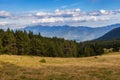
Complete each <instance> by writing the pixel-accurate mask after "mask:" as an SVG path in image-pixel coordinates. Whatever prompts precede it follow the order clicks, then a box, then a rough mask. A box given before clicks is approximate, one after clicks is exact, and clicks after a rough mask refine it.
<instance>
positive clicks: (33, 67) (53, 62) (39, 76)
mask: <svg viewBox="0 0 120 80" xmlns="http://www.w3.org/2000/svg"><path fill="white" fill-rule="evenodd" d="M43 58H44V59H45V60H46V63H42V62H40V60H41V59H43ZM0 80H120V54H119V53H113V54H111V55H103V56H97V57H87V58H45V57H35V56H13V55H0Z"/></svg>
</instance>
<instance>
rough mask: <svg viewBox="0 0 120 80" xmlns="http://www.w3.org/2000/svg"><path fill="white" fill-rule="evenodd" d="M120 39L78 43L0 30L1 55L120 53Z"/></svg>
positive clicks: (71, 55) (64, 55)
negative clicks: (107, 51)
mask: <svg viewBox="0 0 120 80" xmlns="http://www.w3.org/2000/svg"><path fill="white" fill-rule="evenodd" d="M119 46H120V39H116V40H108V41H107V40H105V41H86V42H80V43H78V42H76V41H72V40H65V39H63V38H57V37H52V38H48V37H43V36H41V34H40V33H39V34H34V33H33V32H32V31H29V32H27V31H22V30H16V31H13V30H10V29H9V28H8V29H7V30H6V31H4V30H2V29H0V54H10V55H11V54H12V55H34V56H44V57H88V56H96V55H102V54H104V48H107V49H109V48H113V51H119Z"/></svg>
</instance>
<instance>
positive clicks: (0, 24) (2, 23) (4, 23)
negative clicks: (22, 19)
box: [0, 21, 9, 26]
mask: <svg viewBox="0 0 120 80" xmlns="http://www.w3.org/2000/svg"><path fill="white" fill-rule="evenodd" d="M7 24H9V23H8V22H5V21H4V22H0V26H5V25H7Z"/></svg>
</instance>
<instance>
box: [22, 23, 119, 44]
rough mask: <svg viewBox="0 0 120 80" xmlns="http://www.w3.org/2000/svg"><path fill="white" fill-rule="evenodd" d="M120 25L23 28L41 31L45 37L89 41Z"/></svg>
mask: <svg viewBox="0 0 120 80" xmlns="http://www.w3.org/2000/svg"><path fill="white" fill-rule="evenodd" d="M117 27H120V24H113V25H108V26H104V27H96V28H92V27H87V26H78V27H74V26H68V25H64V26H41V25H36V26H27V27H25V28H22V30H26V31H33V33H34V34H37V33H39V32H40V33H41V35H42V36H45V37H58V38H65V39H68V40H76V41H78V42H79V41H87V40H93V39H97V38H99V37H101V36H103V35H104V34H106V33H107V32H109V31H111V30H112V29H114V28H117Z"/></svg>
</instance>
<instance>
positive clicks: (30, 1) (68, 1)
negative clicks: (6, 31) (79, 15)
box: [0, 0, 120, 12]
mask: <svg viewBox="0 0 120 80" xmlns="http://www.w3.org/2000/svg"><path fill="white" fill-rule="evenodd" d="M119 5H120V0H0V10H6V11H11V12H21V11H32V10H49V11H52V10H54V9H57V8H62V9H66V8H68V9H69V8H70V9H74V8H80V9H81V10H85V11H93V10H100V9H107V10H113V9H119V7H120V6H119Z"/></svg>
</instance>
